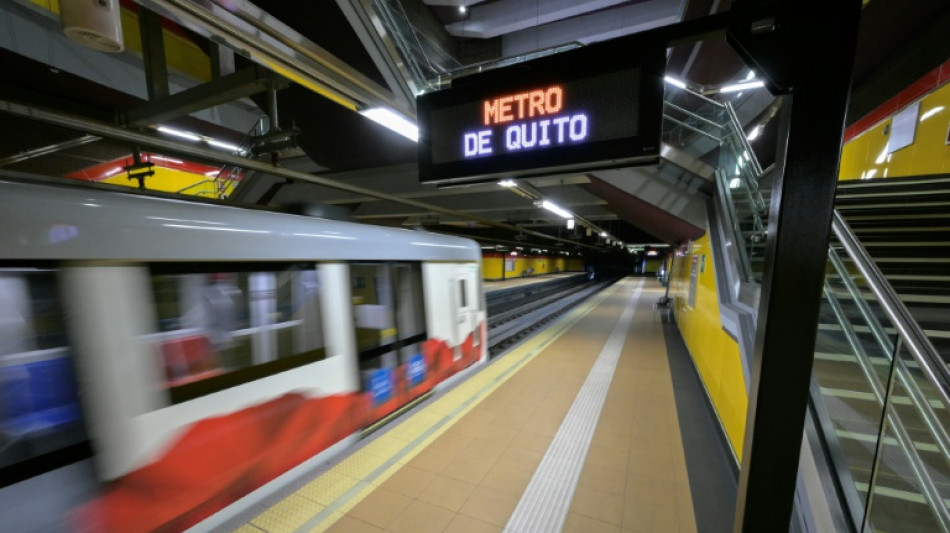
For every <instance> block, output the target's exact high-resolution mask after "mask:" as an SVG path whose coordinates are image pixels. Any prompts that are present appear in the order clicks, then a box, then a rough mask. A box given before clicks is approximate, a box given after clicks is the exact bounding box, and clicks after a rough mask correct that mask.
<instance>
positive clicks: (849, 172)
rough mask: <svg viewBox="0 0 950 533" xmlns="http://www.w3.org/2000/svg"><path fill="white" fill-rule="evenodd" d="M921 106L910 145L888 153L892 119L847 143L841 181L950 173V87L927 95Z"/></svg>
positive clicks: (840, 175) (882, 122)
mask: <svg viewBox="0 0 950 533" xmlns="http://www.w3.org/2000/svg"><path fill="white" fill-rule="evenodd" d="M919 103H920V109H919V111H918V113H917V125H916V131H915V133H914V142H913V143H912V144H911V145H910V146H906V147H904V148H901V149H899V150H897V151H895V152H892V153H890V154H888V153H887V147H888V142H889V140H890V133H891V132H890V128H891V126H892V117H889V118H887V119H885V120H883V121H881V122H880V123H878V124H876V125H875V126H873V127H871V128H869V129H868V130H867V131H864V132H863V133H861V134H860V135H858V136H857V137H855V138H853V139H851V140H850V141H848V142H847V143H845V145H844V147H843V148H842V151H841V170H840V172H839V175H838V177H839V179H841V180H850V179H861V178H862V177H864V178H867V177H872V178H882V177H887V178H893V177H904V176H921V175H928V174H945V173H950V146H948V145H947V133H948V130H950V84H946V85H944V86H942V87H939V88H937V89H936V90H934V91H933V92H931V93H929V94H927V95H925V96H924V97H922V98H921V99H920V100H919ZM905 109H906V108H905ZM885 131H887V133H885Z"/></svg>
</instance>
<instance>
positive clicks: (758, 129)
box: [746, 126, 762, 141]
mask: <svg viewBox="0 0 950 533" xmlns="http://www.w3.org/2000/svg"><path fill="white" fill-rule="evenodd" d="M759 135H762V126H756V127H754V128H752V131H750V132H749V135H748V136H746V139H748V140H750V141H754V140H756V139H758V138H759Z"/></svg>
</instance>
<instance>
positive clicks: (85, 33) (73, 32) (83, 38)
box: [63, 27, 122, 52]
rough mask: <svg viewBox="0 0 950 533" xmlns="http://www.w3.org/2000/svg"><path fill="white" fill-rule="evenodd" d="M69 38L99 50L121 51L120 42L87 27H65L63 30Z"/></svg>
mask: <svg viewBox="0 0 950 533" xmlns="http://www.w3.org/2000/svg"><path fill="white" fill-rule="evenodd" d="M63 33H65V34H66V36H67V37H69V38H70V39H72V40H74V41H76V42H78V43H81V44H83V45H84V46H88V47H89V48H92V49H95V50H98V51H100V52H121V51H122V43H120V42H118V41H116V40H115V39H113V38H111V37H109V36H108V35H103V34H102V33H99V32H97V31H94V30H90V29H88V28H77V27H72V28H66V29H64V30H63Z"/></svg>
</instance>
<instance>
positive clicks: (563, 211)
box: [541, 200, 574, 218]
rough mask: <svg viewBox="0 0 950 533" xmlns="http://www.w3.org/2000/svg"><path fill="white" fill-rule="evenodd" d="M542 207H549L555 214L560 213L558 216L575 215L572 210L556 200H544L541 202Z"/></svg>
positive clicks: (570, 216)
mask: <svg viewBox="0 0 950 533" xmlns="http://www.w3.org/2000/svg"><path fill="white" fill-rule="evenodd" d="M541 207H543V208H545V209H547V210H548V211H550V212H552V213H554V214H555V215H558V216H560V217H564V218H572V217H573V216H574V215H572V214H571V212H570V211H568V210H566V209H564V208H563V207H561V206H559V205H557V204H555V203H554V202H549V201H547V200H544V201H542V202H541Z"/></svg>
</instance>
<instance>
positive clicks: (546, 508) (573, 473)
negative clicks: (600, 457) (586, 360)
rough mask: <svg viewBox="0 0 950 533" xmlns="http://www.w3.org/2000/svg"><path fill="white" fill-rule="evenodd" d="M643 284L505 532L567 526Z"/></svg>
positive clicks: (525, 532) (555, 531) (522, 532)
mask: <svg viewBox="0 0 950 533" xmlns="http://www.w3.org/2000/svg"><path fill="white" fill-rule="evenodd" d="M643 284H644V280H643V279H641V280H640V283H638V284H637V287H636V289H635V290H634V292H633V295H632V296H631V297H630V301H629V302H628V303H627V307H626V308H625V309H624V310H623V314H621V315H620V320H618V321H617V325H616V326H614V329H613V332H611V334H610V337H608V339H607V342H606V343H605V344H604V348H603V349H602V350H601V352H600V355H598V356H597V361H595V362H594V366H593V368H591V370H590V374H588V375H587V379H586V380H585V381H584V384H583V385H582V386H581V389H580V391H579V392H578V393H577V396H576V397H575V398H574V403H573V404H571V408H570V410H568V412H567V416H565V417H564V421H563V422H562V423H561V427H560V428H558V431H557V434H556V435H554V440H552V441H551V445H550V446H549V447H548V451H547V453H545V454H544V457H543V458H542V459H541V463H540V464H539V465H538V469H537V470H535V472H534V476H533V477H532V478H531V482H530V483H528V487H527V488H526V489H525V491H524V494H522V495H521V501H520V502H518V506H517V507H516V508H515V510H514V512H513V513H512V514H511V518H509V519H508V524H507V525H506V526H505V532H506V533H535V532H538V533H540V532H550V533H558V532H560V531H561V528H563V527H564V522H565V520H567V511H568V509H570V507H571V499H573V497H574V490H575V489H576V488H577V480H578V478H580V475H581V469H583V467H584V460H585V459H586V458H587V450H588V449H589V448H590V442H591V440H592V439H593V438H594V430H596V429H597V421H598V419H599V418H600V411H601V408H603V406H604V400H605V399H606V398H607V391H608V390H609V389H610V382H611V380H612V379H613V375H614V370H615V369H616V368H617V361H618V360H619V359H620V352H621V351H622V350H623V344H624V341H625V340H626V337H627V330H628V329H630V324H631V323H632V322H633V314H634V310H635V309H636V306H637V301H639V299H640V292H641V290H642V289H643Z"/></svg>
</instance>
